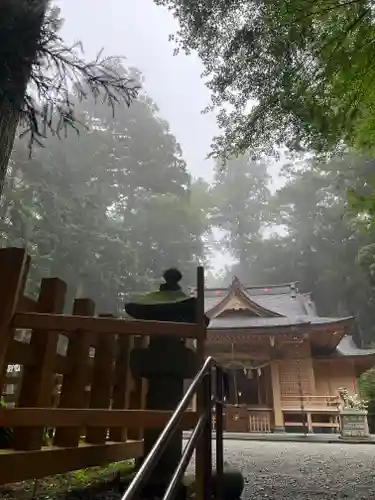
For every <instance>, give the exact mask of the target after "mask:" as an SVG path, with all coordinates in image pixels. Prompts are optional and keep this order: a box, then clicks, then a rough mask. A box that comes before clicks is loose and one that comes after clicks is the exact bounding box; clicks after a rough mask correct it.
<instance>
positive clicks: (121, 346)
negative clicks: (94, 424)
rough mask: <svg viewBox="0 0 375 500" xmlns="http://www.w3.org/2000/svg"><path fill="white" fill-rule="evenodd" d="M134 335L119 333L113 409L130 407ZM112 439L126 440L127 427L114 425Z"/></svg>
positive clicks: (110, 432)
mask: <svg viewBox="0 0 375 500" xmlns="http://www.w3.org/2000/svg"><path fill="white" fill-rule="evenodd" d="M133 342H134V337H133V336H132V337H126V336H124V335H119V336H118V337H117V346H116V349H117V353H116V364H115V381H114V386H113V395H112V409H114V410H124V409H126V408H129V402H130V389H131V386H130V382H131V380H130V377H131V374H130V366H129V358H130V351H131V349H132V347H133ZM109 439H110V440H111V441H126V428H125V427H112V428H111V429H110V431H109Z"/></svg>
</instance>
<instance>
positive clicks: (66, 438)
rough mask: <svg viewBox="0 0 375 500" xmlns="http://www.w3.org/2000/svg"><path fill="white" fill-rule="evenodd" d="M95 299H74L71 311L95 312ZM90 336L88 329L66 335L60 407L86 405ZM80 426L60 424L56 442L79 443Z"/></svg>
mask: <svg viewBox="0 0 375 500" xmlns="http://www.w3.org/2000/svg"><path fill="white" fill-rule="evenodd" d="M94 312H95V303H94V302H93V301H92V300H90V299H76V300H75V301H74V306H73V314H77V315H79V316H94ZM92 340H93V336H92V333H91V332H86V331H78V332H73V333H71V335H70V337H69V344H68V351H67V359H68V360H69V361H70V370H69V373H67V374H66V375H64V377H63V383H62V387H61V394H60V404H59V408H84V407H85V406H86V398H85V396H86V394H85V392H86V391H85V388H86V385H87V381H88V375H89V368H90V366H89V361H90V358H89V351H90V346H91V342H92ZM81 431H82V429H81V428H80V427H59V428H57V429H56V433H55V440H54V444H55V445H56V446H65V447H74V446H78V444H79V439H80V437H81Z"/></svg>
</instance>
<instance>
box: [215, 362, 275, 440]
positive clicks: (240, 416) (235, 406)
mask: <svg viewBox="0 0 375 500" xmlns="http://www.w3.org/2000/svg"><path fill="white" fill-rule="evenodd" d="M228 368H229V367H228ZM228 368H227V369H228ZM228 373H229V377H230V384H229V386H230V391H229V398H228V400H227V405H226V409H225V411H226V418H225V430H226V431H228V432H271V421H272V416H273V405H272V388H271V375H270V369H269V366H268V364H267V363H264V364H262V366H261V367H260V366H258V367H257V368H250V367H249V368H246V367H240V366H238V365H237V366H233V365H232V366H231V367H230V369H228Z"/></svg>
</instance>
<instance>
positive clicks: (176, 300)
mask: <svg viewBox="0 0 375 500" xmlns="http://www.w3.org/2000/svg"><path fill="white" fill-rule="evenodd" d="M163 278H164V281H165V282H164V283H162V284H161V285H160V287H159V290H158V291H157V292H152V293H148V294H146V295H142V296H140V297H138V298H137V299H136V300H135V301H133V302H129V303H128V304H126V305H125V311H126V312H127V313H128V314H129V316H131V317H132V318H134V319H144V320H150V321H171V322H177V323H194V322H195V319H196V303H197V299H196V298H195V297H189V296H188V295H186V293H184V292H183V291H182V289H181V286H180V285H179V281H181V279H182V274H181V273H180V271H179V270H178V269H174V268H172V269H168V270H167V271H166V272H165V273H164V275H163ZM208 323H209V319H208V318H206V324H207V325H208Z"/></svg>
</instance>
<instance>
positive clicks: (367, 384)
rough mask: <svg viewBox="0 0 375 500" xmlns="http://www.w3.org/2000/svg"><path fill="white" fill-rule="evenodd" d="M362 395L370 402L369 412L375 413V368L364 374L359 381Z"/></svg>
mask: <svg viewBox="0 0 375 500" xmlns="http://www.w3.org/2000/svg"><path fill="white" fill-rule="evenodd" d="M358 385H359V391H360V395H361V396H362V397H363V398H364V399H366V400H367V401H368V412H369V413H370V414H374V413H375V368H371V370H368V371H367V372H365V373H363V374H362V375H361V377H360V378H359V381H358Z"/></svg>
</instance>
